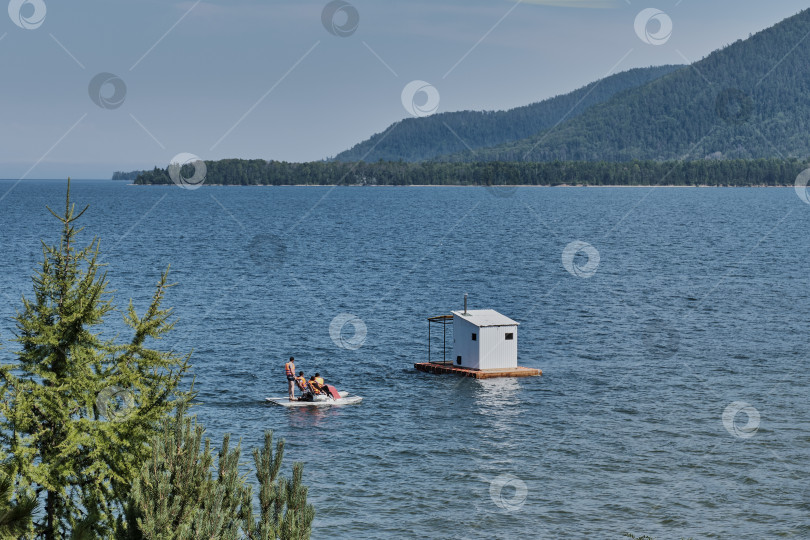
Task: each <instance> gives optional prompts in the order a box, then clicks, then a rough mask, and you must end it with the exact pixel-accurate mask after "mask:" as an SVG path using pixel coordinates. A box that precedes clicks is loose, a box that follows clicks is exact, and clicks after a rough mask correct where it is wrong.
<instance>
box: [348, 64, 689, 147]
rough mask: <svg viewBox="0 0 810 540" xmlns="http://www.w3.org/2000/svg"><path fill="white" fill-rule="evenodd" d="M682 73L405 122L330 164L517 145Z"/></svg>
mask: <svg viewBox="0 0 810 540" xmlns="http://www.w3.org/2000/svg"><path fill="white" fill-rule="evenodd" d="M682 67H683V66H660V67H651V68H641V69H633V70H630V71H625V72H623V73H618V74H616V75H612V76H610V77H607V78H605V79H602V80H599V81H596V82H593V83H591V84H589V85H587V86H584V87H582V88H580V89H578V90H575V91H573V92H571V93H569V94H565V95H561V96H557V97H554V98H551V99H547V100H545V101H542V102H539V103H533V104H531V105H526V106H523V107H518V108H515V109H510V110H508V111H497V112H495V111H484V112H481V111H461V112H451V113H440V114H436V115H433V116H428V117H425V118H408V119H406V120H402V121H401V122H397V123H396V124H393V125H392V126H390V127H389V128H388V129H387V130H386V131H385V132H383V133H377V134H376V135H373V136H372V137H371V138H369V139H367V140H365V141H363V142H361V143H360V144H357V145H355V146H354V147H353V148H351V149H350V150H346V151H345V152H342V153H340V154H338V155H337V156H336V157H335V158H334V159H335V160H336V161H360V160H363V161H369V162H370V161H378V160H380V159H382V160H385V161H398V160H400V159H402V160H404V161H421V160H427V159H432V158H435V157H437V156H440V155H443V154H452V153H456V152H464V151H466V150H467V148H468V147H469V148H472V149H477V148H483V147H487V146H495V145H499V144H503V143H507V142H511V141H517V140H520V139H524V138H526V137H530V136H532V135H534V134H536V133H539V132H541V131H543V130H546V129H548V128H550V127H552V126H554V125H555V124H557V123H559V122H561V121H564V120H566V119H569V118H575V117H577V116H579V115H581V114H582V113H583V112H585V111H586V110H587V109H588V108H589V107H592V106H593V105H595V104H598V103H603V102H605V101H607V100H609V99H610V98H612V97H613V96H615V95H616V94H619V93H621V92H623V91H626V90H628V89H631V88H636V87H639V86H642V85H644V84H646V83H648V82H650V81H652V80H655V79H658V78H660V77H662V76H664V75H667V74H669V73H672V72H673V71H676V70H678V69H681V68H682ZM451 129H452V131H451ZM453 132H455V134H454V133H453Z"/></svg>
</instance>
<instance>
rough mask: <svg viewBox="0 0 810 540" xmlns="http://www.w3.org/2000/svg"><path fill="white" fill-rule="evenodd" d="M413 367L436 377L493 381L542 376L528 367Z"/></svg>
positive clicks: (441, 365) (430, 364)
mask: <svg viewBox="0 0 810 540" xmlns="http://www.w3.org/2000/svg"><path fill="white" fill-rule="evenodd" d="M413 367H415V368H416V369H418V370H419V371H424V372H425V373H433V374H436V375H459V376H461V377H473V378H475V379H492V378H494V377H534V376H537V375H542V374H543V372H542V371H541V370H539V369H534V368H527V367H521V366H518V367H515V368H504V369H470V368H463V367H457V366H454V365H452V364H438V363H433V362H420V363H418V364H414V365H413Z"/></svg>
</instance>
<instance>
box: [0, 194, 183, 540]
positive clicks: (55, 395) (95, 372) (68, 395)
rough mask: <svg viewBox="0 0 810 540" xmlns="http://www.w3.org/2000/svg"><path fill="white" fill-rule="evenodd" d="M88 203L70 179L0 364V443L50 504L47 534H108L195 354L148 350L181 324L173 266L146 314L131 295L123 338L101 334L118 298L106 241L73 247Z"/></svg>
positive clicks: (40, 527) (44, 522)
mask: <svg viewBox="0 0 810 540" xmlns="http://www.w3.org/2000/svg"><path fill="white" fill-rule="evenodd" d="M49 210H50V208H49ZM86 210H87V207H85V209H84V210H82V211H81V212H78V213H77V212H76V208H75V205H73V204H71V202H70V180H69V179H68V188H67V196H66V202H65V211H64V214H63V215H58V214H56V213H55V212H53V211H52V210H51V213H52V214H53V215H54V216H55V217H56V218H57V219H58V220H59V221H60V222H61V224H62V232H61V239H60V241H59V243H58V244H56V245H47V244H45V243H44V242H43V244H42V252H43V261H42V264H41V268H40V270H39V272H38V273H37V274H36V275H35V276H34V277H33V286H34V287H33V288H34V297H33V299H30V300H29V299H27V298H23V300H22V303H23V306H22V310H21V311H18V313H17V316H16V317H15V320H16V326H17V338H16V341H17V342H18V343H19V344H20V350H19V351H18V352H17V355H16V356H17V358H16V361H15V362H13V363H11V364H7V365H3V366H0V397H1V398H2V399H0V443H2V445H3V451H5V452H6V453H7V454H8V455H9V456H10V460H9V463H10V464H11V465H12V467H13V471H14V474H18V475H19V476H20V477H21V478H22V480H23V481H24V482H25V483H26V485H29V486H30V487H31V488H32V489H34V490H35V492H36V494H37V499H36V500H37V502H41V503H44V504H43V506H42V507H43V509H44V512H43V516H42V519H41V520H39V521H37V522H36V523H35V524H34V525H35V531H36V534H37V535H38V536H39V537H42V538H44V539H46V540H56V539H62V538H67V537H69V536H71V532H73V535H72V536H73V537H74V538H79V537H96V538H97V537H104V536H108V535H109V534H110V532H111V531H112V529H113V527H114V525H115V520H116V517H117V515H118V514H120V512H121V511H122V508H121V501H125V500H126V498H127V494H128V493H129V489H130V484H131V482H132V480H133V479H134V478H135V477H136V475H137V473H138V471H139V470H140V467H141V465H142V464H143V463H144V462H145V461H146V459H147V458H148V456H149V448H148V442H149V440H150V439H151V438H152V437H153V436H154V434H155V433H156V432H157V431H156V430H157V429H158V424H159V420H161V419H162V418H163V417H164V416H166V415H167V414H170V412H171V410H172V409H173V408H174V407H175V405H176V403H177V402H178V401H181V402H182V401H185V400H188V399H189V398H190V393H188V392H181V391H179V390H178V385H179V384H180V382H181V381H182V378H183V376H184V374H185V373H186V371H187V369H188V358H187V357H179V356H177V355H176V354H175V353H173V352H171V351H169V352H164V351H158V350H153V349H150V348H148V347H147V340H149V339H152V340H156V339H160V338H161V337H163V336H164V335H165V334H166V332H168V331H169V330H171V328H172V326H173V324H174V323H173V322H170V321H169V318H170V317H171V313H172V311H171V310H170V309H165V308H162V307H161V303H162V301H163V299H164V295H165V293H166V291H167V289H168V288H169V287H170V285H169V284H168V282H167V273H164V274H163V275H162V277H161V278H160V280H159V282H158V284H157V288H156V291H155V294H154V296H153V298H152V301H151V304H150V306H149V308H148V309H147V311H146V313H145V314H144V316H143V317H139V316H138V315H137V313H136V311H135V309H134V307H133V305H132V302H130V305H129V309H128V311H127V314H126V316H125V317H124V319H125V321H126V323H127V324H128V325H129V327H130V328H131V329H132V331H133V337H132V339H131V340H130V341H129V342H128V343H125V344H117V343H115V341H114V340H112V339H103V338H102V337H101V335H102V334H101V328H100V327H101V325H102V323H103V322H104V319H105V317H106V316H107V315H109V314H110V312H111V311H113V310H114V306H113V304H112V298H111V296H110V294H109V293H108V291H107V287H108V281H107V276H106V273H105V272H103V265H102V264H101V263H100V262H99V256H100V241H99V240H98V239H97V238H95V239H93V240H92V241H91V242H90V244H89V245H87V246H85V247H83V248H77V247H76V243H77V236H78V234H79V233H80V232H81V229H80V228H76V226H75V223H76V221H77V220H78V219H79V218H80V217H81V216H82V214H84V212H85V211H86Z"/></svg>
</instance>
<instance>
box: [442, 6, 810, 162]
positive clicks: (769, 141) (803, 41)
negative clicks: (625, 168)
mask: <svg viewBox="0 0 810 540" xmlns="http://www.w3.org/2000/svg"><path fill="white" fill-rule="evenodd" d="M809 127H810V10H805V11H803V12H801V13H799V14H798V15H795V16H793V17H791V18H789V19H786V20H784V21H782V22H781V23H779V24H777V25H775V26H773V27H771V28H769V29H767V30H764V31H762V32H759V33H758V34H756V35H754V36H752V37H750V38H749V39H747V40H745V41H742V40H740V41H737V42H736V43H734V44H732V45H730V46H727V47H725V48H723V49H720V50H718V51H716V52H714V53H712V54H711V55H710V56H708V57H706V58H705V59H703V60H701V61H699V62H696V63H695V64H693V65H692V66H691V67H690V68H687V69H682V70H678V71H675V72H673V73H671V74H669V75H666V76H664V77H661V78H659V79H657V80H654V81H652V82H650V83H648V84H646V85H644V86H642V87H639V88H636V89H633V90H629V91H627V92H624V93H622V94H620V95H617V96H615V97H613V98H612V99H610V100H609V101H607V102H605V103H601V104H598V105H595V106H593V107H591V108H590V109H588V110H587V111H586V112H585V113H583V114H582V115H580V116H578V117H577V118H574V119H571V120H569V121H566V122H564V123H563V124H560V125H559V126H558V127H557V128H554V129H550V130H548V131H547V132H544V133H542V134H538V135H535V136H532V137H530V138H527V139H525V140H521V141H517V142H512V143H507V144H503V145H500V146H497V147H494V148H489V149H486V150H478V151H476V152H463V153H460V154H457V155H455V156H450V157H448V158H446V159H449V160H464V161H494V160H504V161H553V160H574V161H601V160H608V161H627V160H633V159H640V160H667V159H703V158H706V157H710V158H721V159H732V158H771V157H780V158H782V157H798V158H803V157H806V156H808V155H810V137H808V135H807V133H808V128H809Z"/></svg>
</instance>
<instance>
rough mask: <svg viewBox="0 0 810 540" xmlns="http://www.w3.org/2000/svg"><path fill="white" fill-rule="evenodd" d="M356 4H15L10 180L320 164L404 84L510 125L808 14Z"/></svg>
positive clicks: (781, 7) (42, 0)
mask: <svg viewBox="0 0 810 540" xmlns="http://www.w3.org/2000/svg"><path fill="white" fill-rule="evenodd" d="M16 4H20V5H21V6H20V8H19V10H16V11H15V9H16ZM347 4H348V5H346V4H342V5H341V4H334V3H332V4H329V5H330V7H331V9H332V11H331V12H330V11H329V8H328V7H327V2H322V1H318V2H310V1H304V2H292V1H286V0H285V1H280V2H274V3H273V4H272V5H267V4H264V3H260V2H257V1H253V0H245V1H240V2H236V3H231V4H230V5H227V6H226V5H225V3H224V2H221V1H218V0H217V1H206V2H202V1H197V2H173V3H171V4H168V5H165V4H162V3H159V2H154V1H151V0H150V1H146V2H141V3H138V4H130V3H122V2H118V3H115V4H110V3H103V2H99V1H92V2H88V3H85V4H83V5H81V6H77V7H72V8H70V9H68V8H67V7H66V6H63V5H58V4H55V3H50V2H48V1H47V0H36V1H35V2H31V1H28V2H26V3H22V2H20V1H19V0H17V1H16V2H15V1H12V2H11V5H10V7H9V16H8V17H4V18H3V19H2V20H3V22H2V23H0V25H2V26H0V51H2V52H3V54H2V55H0V62H2V69H3V72H4V73H5V75H6V84H4V86H3V89H2V92H3V98H4V99H3V103H4V105H3V115H2V117H3V119H4V121H5V126H6V130H4V132H3V134H4V137H3V140H2V148H3V150H2V152H3V153H4V154H3V157H2V161H1V163H2V167H0V177H2V178H7V179H20V178H63V177H67V176H72V177H75V178H87V179H95V178H109V177H110V175H111V174H112V172H113V171H114V170H125V171H127V170H134V169H143V168H152V167H154V166H160V167H165V166H166V165H167V164H168V162H169V160H170V159H171V158H172V157H173V156H175V155H177V154H180V153H183V152H189V153H193V154H196V155H198V156H199V157H200V158H202V159H223V158H246V159H250V158H259V159H275V160H283V161H313V160H320V159H324V158H327V157H331V156H334V155H336V154H337V153H339V152H341V151H343V150H346V149H348V148H350V147H351V146H353V145H354V144H356V143H358V142H360V141H362V140H364V139H366V138H368V137H369V136H371V135H372V134H374V133H377V132H380V131H382V130H383V129H385V128H386V127H387V126H389V125H390V124H391V123H393V122H396V121H398V120H401V119H403V118H406V117H408V116H409V113H408V111H406V109H405V107H404V106H403V102H402V96H401V94H402V92H403V89H404V88H405V87H406V86H407V85H408V84H409V83H410V82H411V81H426V82H428V83H430V84H431V85H433V86H434V87H435V89H436V96H437V101H438V107H437V108H436V110H437V111H438V112H448V111H457V110H502V109H509V108H512V107H517V106H521V105H527V104H529V103H533V102H537V101H542V100H543V99H546V98H549V97H552V96H554V95H559V94H563V93H567V92H569V91H571V90H574V89H576V88H579V87H581V86H583V85H585V84H588V83H590V82H593V81H595V80H598V79H600V78H603V77H604V76H606V75H610V74H614V73H618V72H621V71H626V70H628V69H632V68H637V67H647V66H651V65H663V64H686V63H690V62H693V61H696V60H699V59H700V58H702V57H703V56H705V55H707V54H709V53H711V52H712V51H714V50H716V49H718V48H720V47H722V46H724V45H727V44H729V43H732V42H734V41H736V40H737V39H744V38H747V37H748V36H749V34H751V33H755V32H758V31H760V30H763V29H765V28H767V27H769V26H772V25H773V24H776V23H777V22H779V21H780V20H782V19H784V18H786V17H789V16H791V15H793V14H795V13H797V12H798V11H800V10H801V9H804V8H806V7H808V5H807V4H806V3H805V2H799V1H785V2H780V3H779V4H778V5H773V4H762V3H759V2H751V1H747V2H742V3H741V2H731V1H727V0H722V1H718V2H713V3H712V4H711V5H702V4H697V3H692V2H676V1H668V2H659V3H657V5H655V6H650V5H649V4H647V3H644V4H642V3H638V2H629V1H622V2H613V1H609V0H607V1H599V0H592V1H582V0H578V1H576V0H569V1H566V0H548V1H544V0H532V1H528V0H527V1H522V2H512V1H508V0H475V1H472V2H461V1H460V0H454V1H448V0H441V1H435V2H430V3H422V2H417V3H408V4H405V3H394V2H385V3H383V2H376V3H373V2H367V1H352V2H350V3H347ZM42 6H44V9H43V7H42ZM569 6H576V7H569ZM650 7H655V8H658V9H660V11H662V12H664V13H665V14H666V16H667V17H668V18H669V19H670V20H671V21H672V32H671V35H667V36H666V39H665V40H661V43H658V44H652V43H649V42H648V43H645V42H644V41H643V40H642V39H640V37H639V35H637V33H636V30H635V29H634V22H635V19H636V17H637V15H638V14H639V13H640V12H641V11H642V10H644V9H647V8H650ZM330 13H331V14H333V15H334V16H333V17H331V18H330V17H329V15H330ZM12 15H15V17H16V16H19V17H18V18H16V20H12ZM327 19H328V20H331V21H332V22H333V24H334V26H332V28H331V32H330V31H329V30H328V29H327V26H328V25H327V24H326V22H327ZM355 22H356V23H357V24H356V25H355V24H354V23H355ZM653 31H654V28H653ZM104 73H107V74H108V75H102V76H100V77H99V74H104ZM116 85H118V86H116ZM116 92H117V94H116ZM91 94H94V96H93V97H92V98H91Z"/></svg>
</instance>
